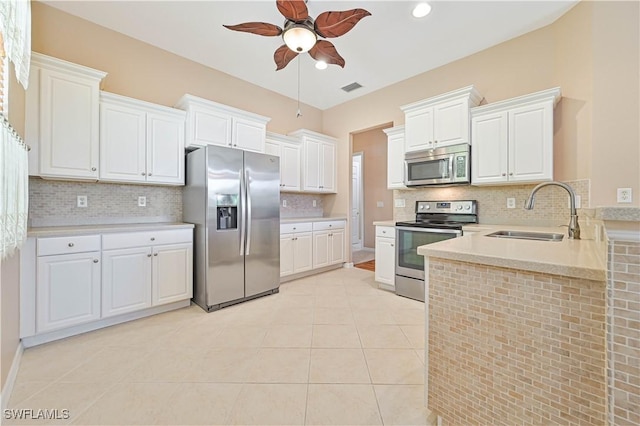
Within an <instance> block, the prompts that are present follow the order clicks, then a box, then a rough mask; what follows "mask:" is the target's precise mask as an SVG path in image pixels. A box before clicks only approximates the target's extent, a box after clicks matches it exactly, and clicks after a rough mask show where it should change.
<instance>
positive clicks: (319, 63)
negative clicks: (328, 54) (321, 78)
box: [316, 61, 329, 70]
mask: <svg viewBox="0 0 640 426" xmlns="http://www.w3.org/2000/svg"><path fill="white" fill-rule="evenodd" d="M328 66H329V65H328V64H327V63H326V62H325V61H317V62H316V68H317V69H319V70H326V69H327V67H328Z"/></svg>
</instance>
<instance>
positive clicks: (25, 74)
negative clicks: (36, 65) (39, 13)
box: [0, 0, 31, 89]
mask: <svg viewBox="0 0 640 426" xmlns="http://www.w3.org/2000/svg"><path fill="white" fill-rule="evenodd" d="M0 33H1V34H2V37H3V38H4V43H3V45H4V52H5V55H6V56H7V58H8V59H9V60H10V61H11V62H13V66H14V69H15V71H16V78H17V79H18V81H19V82H20V84H22V87H24V88H25V89H26V88H27V86H28V85H29V66H30V64H31V2H30V1H29V0H1V1H0Z"/></svg>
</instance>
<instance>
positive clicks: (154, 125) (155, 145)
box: [147, 113, 184, 185]
mask: <svg viewBox="0 0 640 426" xmlns="http://www.w3.org/2000/svg"><path fill="white" fill-rule="evenodd" d="M147 182H149V183H166V184H176V185H184V120H183V119H182V118H181V117H174V116H171V115H163V114H154V113H148V114H147Z"/></svg>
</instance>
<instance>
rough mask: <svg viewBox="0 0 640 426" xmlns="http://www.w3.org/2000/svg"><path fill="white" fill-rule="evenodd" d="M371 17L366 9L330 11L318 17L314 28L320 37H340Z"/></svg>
mask: <svg viewBox="0 0 640 426" xmlns="http://www.w3.org/2000/svg"><path fill="white" fill-rule="evenodd" d="M370 15H371V13H369V12H368V11H366V10H364V9H351V10H345V11H342V12H337V11H329V12H324V13H321V14H320V15H318V18H317V19H316V22H315V24H314V26H315V30H316V32H317V33H318V35H320V36H322V37H324V38H332V37H340V36H341V35H344V34H346V33H348V32H349V30H351V28H353V27H355V25H356V24H357V23H358V22H359V21H360V20H361V19H362V18H364V17H366V16H370Z"/></svg>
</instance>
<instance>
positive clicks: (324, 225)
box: [313, 220, 345, 231]
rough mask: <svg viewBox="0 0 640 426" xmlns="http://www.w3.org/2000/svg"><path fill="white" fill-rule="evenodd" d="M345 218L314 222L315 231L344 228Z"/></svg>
mask: <svg viewBox="0 0 640 426" xmlns="http://www.w3.org/2000/svg"><path fill="white" fill-rule="evenodd" d="M344 227H345V221H344V220H331V221H326V222H313V230H314V231H328V230H330V229H344Z"/></svg>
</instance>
